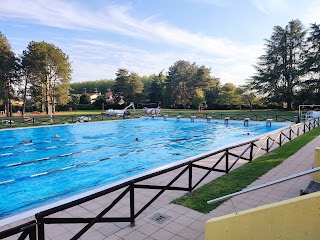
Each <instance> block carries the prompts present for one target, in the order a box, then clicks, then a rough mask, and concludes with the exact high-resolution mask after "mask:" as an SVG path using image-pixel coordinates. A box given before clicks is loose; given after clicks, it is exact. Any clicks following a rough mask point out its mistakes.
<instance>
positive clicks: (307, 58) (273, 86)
mask: <svg viewBox="0 0 320 240" xmlns="http://www.w3.org/2000/svg"><path fill="white" fill-rule="evenodd" d="M254 67H255V70H256V73H255V74H254V75H253V76H252V77H251V78H250V79H249V80H248V87H250V89H252V90H253V91H254V92H256V93H258V94H260V95H261V96H263V97H264V98H265V99H266V100H267V101H268V102H269V103H285V104H286V106H287V108H288V109H293V108H296V107H297V106H298V105H299V104H319V102H320V91H319V90H320V25H317V24H316V23H314V24H311V25H310V28H309V29H306V28H305V27H304V26H303V24H302V23H301V22H300V21H299V20H292V21H290V22H289V23H288V24H287V25H286V26H285V27H281V26H275V27H274V28H273V33H272V35H271V38H270V39H267V40H266V44H265V54H263V55H262V56H260V57H259V61H258V63H257V64H256V65H255V66H254Z"/></svg>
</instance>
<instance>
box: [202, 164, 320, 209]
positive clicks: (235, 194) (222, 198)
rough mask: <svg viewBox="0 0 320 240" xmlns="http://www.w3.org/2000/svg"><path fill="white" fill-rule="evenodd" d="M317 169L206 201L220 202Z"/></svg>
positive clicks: (318, 169) (210, 202)
mask: <svg viewBox="0 0 320 240" xmlns="http://www.w3.org/2000/svg"><path fill="white" fill-rule="evenodd" d="M317 171H320V167H317V168H312V169H309V170H307V171H303V172H300V173H296V174H293V175H290V176H287V177H284V178H280V179H278V180H274V181H271V182H268V183H265V184H261V185H259V186H256V187H252V188H248V189H245V190H242V191H239V192H235V193H231V194H228V195H225V196H223V197H218V198H215V199H212V200H209V201H207V203H208V204H212V203H215V202H220V201H223V200H227V199H229V198H232V197H235V196H238V195H241V194H244V193H248V192H252V191H255V190H258V189H261V188H265V187H269V186H272V185H275V184H278V183H281V182H285V181H288V180H291V179H294V178H298V177H302V176H304V175H308V174H310V173H314V172H317Z"/></svg>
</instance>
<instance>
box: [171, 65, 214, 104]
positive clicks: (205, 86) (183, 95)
mask: <svg viewBox="0 0 320 240" xmlns="http://www.w3.org/2000/svg"><path fill="white" fill-rule="evenodd" d="M210 71H211V70H210V69H209V68H206V67H204V66H201V67H199V66H198V65H197V64H196V63H192V64H190V63H189V62H188V61H183V60H179V61H177V62H175V63H174V65H173V66H171V67H169V72H168V76H167V78H166V82H165V89H166V93H165V96H166V101H167V104H168V105H169V106H172V107H174V108H177V107H183V108H189V107H190V105H191V104H192V99H193V96H194V95H195V94H196V91H197V90H202V91H206V90H210V88H211V87H212V86H214V84H215V79H214V78H213V77H211V76H210Z"/></svg>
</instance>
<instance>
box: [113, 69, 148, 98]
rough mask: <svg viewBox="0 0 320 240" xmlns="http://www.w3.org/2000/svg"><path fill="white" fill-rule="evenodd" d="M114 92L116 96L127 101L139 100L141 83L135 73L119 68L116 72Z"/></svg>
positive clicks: (141, 88)
mask: <svg viewBox="0 0 320 240" xmlns="http://www.w3.org/2000/svg"><path fill="white" fill-rule="evenodd" d="M116 76H117V77H116V79H115V84H114V92H115V96H116V98H117V99H118V100H119V99H123V98H124V99H125V101H127V102H134V101H139V100H140V99H141V96H142V90H143V83H142V81H141V78H140V76H139V75H138V74H136V73H130V74H129V71H128V70H127V69H125V68H120V69H119V70H118V72H116Z"/></svg>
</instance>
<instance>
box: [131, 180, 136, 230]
mask: <svg viewBox="0 0 320 240" xmlns="http://www.w3.org/2000/svg"><path fill="white" fill-rule="evenodd" d="M130 226H131V227H134V226H135V223H134V183H131V184H130Z"/></svg>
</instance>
